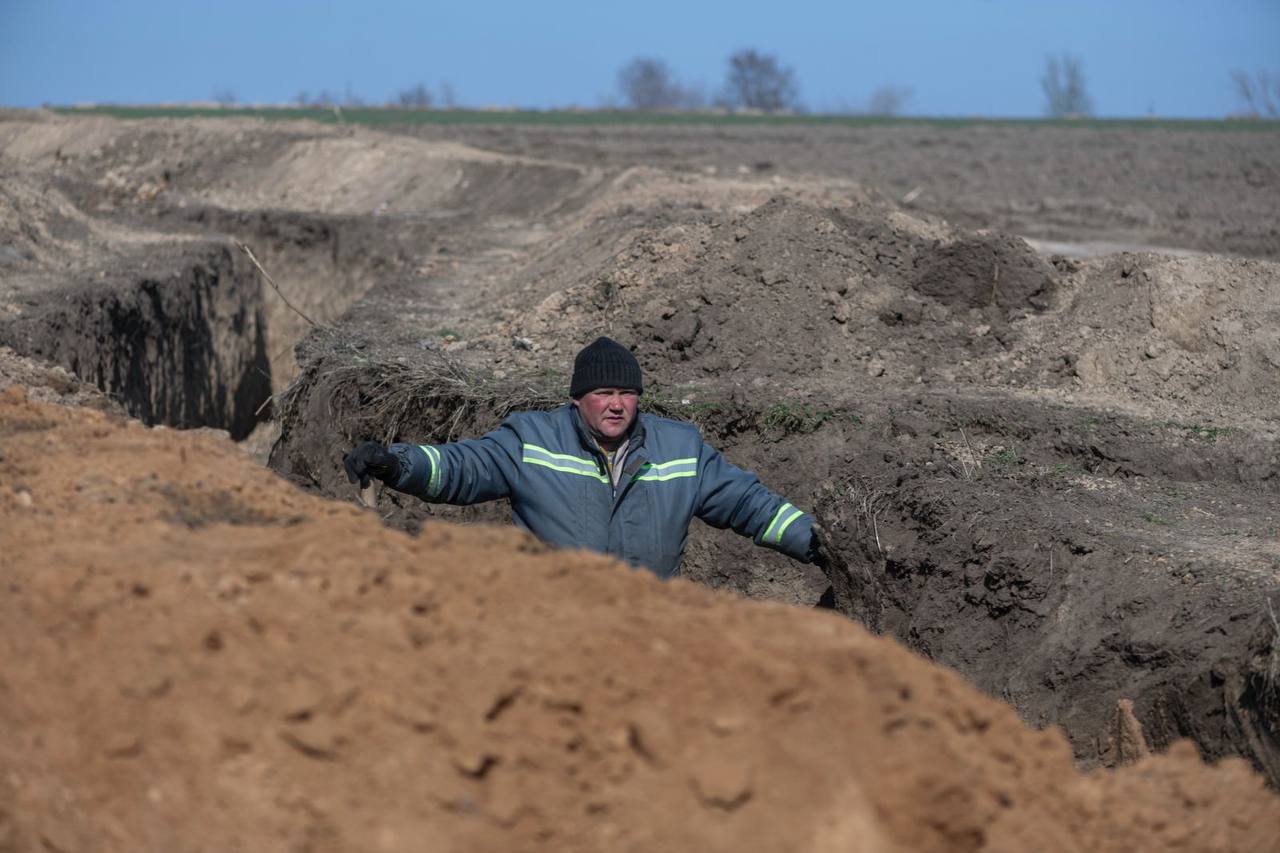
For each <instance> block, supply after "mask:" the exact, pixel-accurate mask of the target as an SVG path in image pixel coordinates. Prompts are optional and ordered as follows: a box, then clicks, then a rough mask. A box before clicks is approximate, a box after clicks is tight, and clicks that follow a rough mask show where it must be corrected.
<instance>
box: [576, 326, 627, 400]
mask: <svg viewBox="0 0 1280 853" xmlns="http://www.w3.org/2000/svg"><path fill="white" fill-rule="evenodd" d="M597 388H629V389H631V390H633V391H635V392H636V393H637V394H640V393H643V391H644V386H643V385H642V384H641V382H640V362H638V361H636V357H635V356H634V355H632V354H631V351H630V350H629V349H627V348H626V347H624V346H623V345H622V344H620V343H617V342H616V341H611V340H609V339H608V338H596V339H595V340H594V341H592V342H591V343H589V344H587V345H586V346H585V347H583V348H582V352H580V353H578V357H577V358H575V359H574V360H573V381H572V382H570V383H569V396H570V397H572V398H573V399H575V400H576V399H578V398H579V397H581V396H582V395H583V394H585V393H587V392H588V391H594V390H596V389H597Z"/></svg>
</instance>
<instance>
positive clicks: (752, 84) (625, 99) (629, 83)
mask: <svg viewBox="0 0 1280 853" xmlns="http://www.w3.org/2000/svg"><path fill="white" fill-rule="evenodd" d="M618 91H619V93H620V94H621V96H622V103H623V104H624V105H625V106H626V107H627V108H628V109H632V110H642V111H685V110H701V109H706V108H708V107H711V108H716V109H725V110H734V111H751V112H762V113H788V112H791V113H794V112H803V111H804V106H803V104H802V102H801V100H800V85H799V83H798V82H797V80H796V73H795V70H794V69H793V68H791V67H790V66H788V65H784V64H783V63H782V62H781V61H779V59H778V57H776V56H774V55H772V54H769V53H764V52H762V51H759V50H756V49H755V48H744V49H742V50H739V51H736V52H734V53H733V54H732V55H731V56H730V57H729V59H728V62H727V65H726V68H725V78H724V82H723V83H722V84H721V86H720V88H719V90H718V91H717V92H716V93H715V94H714V95H712V96H710V97H708V96H707V94H706V93H705V92H704V91H703V90H702V88H701V87H699V86H694V85H689V84H687V83H684V82H682V81H681V80H680V79H679V78H678V77H677V76H676V75H675V73H674V72H672V70H671V68H670V66H668V65H667V63H666V62H664V61H663V60H661V59H658V58H656V57H651V56H641V57H637V58H635V59H633V60H631V61H630V62H628V63H627V64H626V65H624V66H622V68H621V69H620V70H619V71H618ZM911 94H912V92H911V89H909V88H907V87H905V86H894V85H886V86H881V87H880V88H878V89H876V90H875V91H874V92H872V94H871V97H870V99H869V100H868V102H867V105H866V107H865V108H864V109H858V110H855V112H862V113H867V114H870V115H886V116H891V115H898V114H899V113H900V112H901V111H902V109H903V107H904V106H905V105H906V103H907V101H908V100H910V98H911Z"/></svg>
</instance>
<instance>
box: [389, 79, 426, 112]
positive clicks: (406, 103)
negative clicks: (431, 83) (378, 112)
mask: <svg viewBox="0 0 1280 853" xmlns="http://www.w3.org/2000/svg"><path fill="white" fill-rule="evenodd" d="M431 104H432V98H431V92H429V91H427V87H426V84H425V83H419V84H418V85H416V86H411V87H410V88H408V89H405V90H403V91H402V92H400V94H398V95H396V105H397V106H399V107H400V108H401V109H406V110H429V109H431Z"/></svg>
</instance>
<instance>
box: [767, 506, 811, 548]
mask: <svg viewBox="0 0 1280 853" xmlns="http://www.w3.org/2000/svg"><path fill="white" fill-rule="evenodd" d="M802 515H804V513H803V512H801V511H800V510H796V511H795V514H794V515H792V516H790V517H788V518H787V520H786V521H784V522H782V526H781V527H779V528H778V535H777V536H776V537H775V538H774V540H773V544H775V545H781V544H782V534H784V533H786V532H787V528H788V527H790V526H791V522H793V521H795V520H796V519H797V518H799V517H800V516H802Z"/></svg>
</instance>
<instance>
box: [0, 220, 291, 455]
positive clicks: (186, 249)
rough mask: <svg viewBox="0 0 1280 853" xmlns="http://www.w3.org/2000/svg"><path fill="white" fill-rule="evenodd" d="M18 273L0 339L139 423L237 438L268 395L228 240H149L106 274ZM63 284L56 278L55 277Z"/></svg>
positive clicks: (250, 274) (255, 295) (256, 321)
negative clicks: (171, 243) (38, 276)
mask: <svg viewBox="0 0 1280 853" xmlns="http://www.w3.org/2000/svg"><path fill="white" fill-rule="evenodd" d="M64 276H65V277H63V278H59V279H53V280H50V281H47V282H39V281H37V282H30V281H28V282H26V283H24V285H23V286H22V287H21V288H20V289H19V290H18V291H17V292H16V293H15V292H14V291H12V290H8V288H6V290H8V292H7V293H5V296H7V297H9V298H10V299H14V298H15V297H16V298H19V299H21V300H22V304H21V307H20V308H19V309H16V310H15V311H14V312H12V313H13V314H14V316H11V317H8V318H0V343H3V344H4V345H6V346H9V347H12V348H13V349H14V350H15V351H17V352H19V353H21V354H23V355H27V356H30V357H33V358H38V359H41V360H43V361H46V362H50V363H53V364H59V365H62V366H63V367H65V368H67V369H68V370H70V371H71V372H72V373H74V374H75V375H76V376H79V377H80V378H82V379H84V380H86V381H88V382H91V383H93V384H94V385H96V386H97V387H98V388H100V389H101V390H102V391H103V392H104V393H106V394H108V395H110V396H111V397H113V398H115V399H117V400H119V401H120V403H121V404H122V405H123V406H124V407H125V408H126V409H127V410H128V411H129V412H131V413H132V414H134V415H135V416H137V417H139V418H141V419H142V420H144V421H146V422H147V423H166V424H172V425H173V426H180V427H199V426H216V427H220V428H223V429H227V430H229V431H230V432H231V434H232V435H233V436H234V437H236V438H243V437H245V436H247V435H248V434H249V432H250V431H252V429H253V427H254V425H255V424H256V423H257V422H258V410H259V408H260V407H261V406H262V404H263V402H264V401H266V400H267V399H268V398H269V397H270V396H271V374H270V363H269V361H268V357H267V348H266V329H265V323H264V322H263V317H262V301H261V286H260V285H259V283H258V280H257V274H256V272H255V271H254V270H253V269H252V268H251V267H250V266H249V264H248V263H247V262H244V261H242V260H240V259H238V258H237V257H236V255H235V254H233V253H232V250H231V249H230V247H229V246H225V245H221V246H217V245H207V244H204V245H199V244H187V245H183V246H181V247H180V248H178V249H176V250H175V249H173V248H170V247H149V248H147V249H146V250H145V258H144V257H136V258H132V259H128V260H122V262H121V264H120V265H119V266H114V267H113V268H112V269H110V271H108V270H106V269H103V270H101V271H100V272H99V274H98V275H96V276H92V275H91V274H90V273H89V272H88V271H85V270H82V271H80V272H79V273H78V274H76V273H71V274H69V275H67V274H64ZM64 282H66V283H64Z"/></svg>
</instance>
